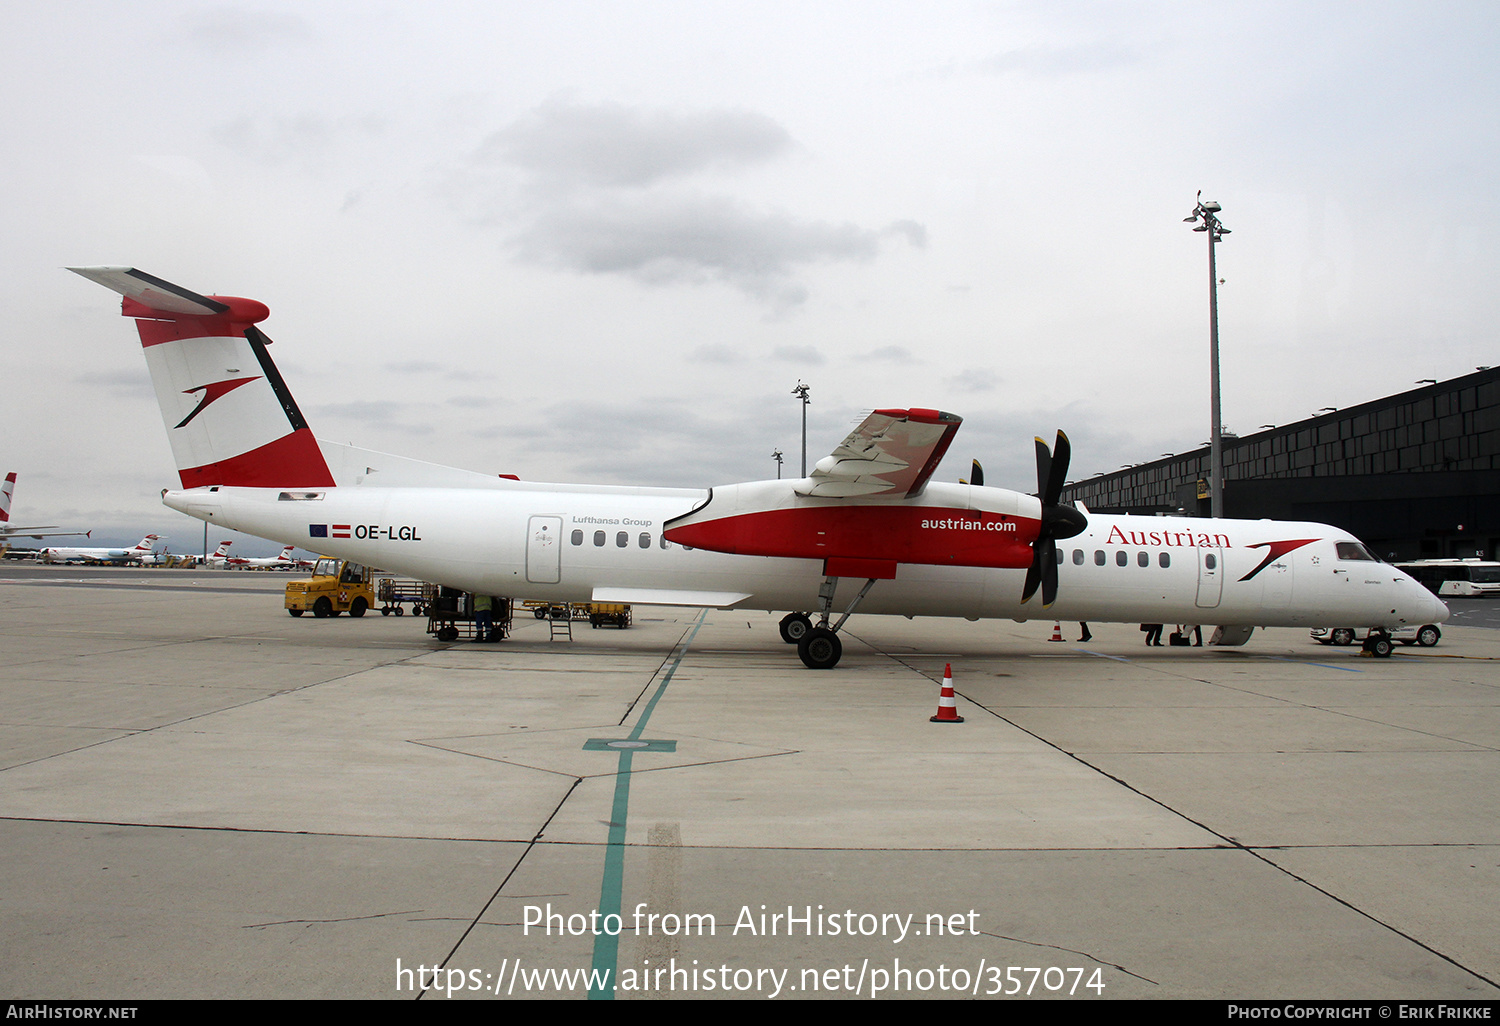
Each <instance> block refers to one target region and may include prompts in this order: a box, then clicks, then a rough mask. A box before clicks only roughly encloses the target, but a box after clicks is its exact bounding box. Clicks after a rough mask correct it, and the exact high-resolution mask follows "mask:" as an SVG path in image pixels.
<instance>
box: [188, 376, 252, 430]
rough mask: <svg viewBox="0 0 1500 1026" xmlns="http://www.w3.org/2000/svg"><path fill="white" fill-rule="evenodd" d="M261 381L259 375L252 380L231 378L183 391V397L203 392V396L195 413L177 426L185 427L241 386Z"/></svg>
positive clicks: (194, 410) (194, 408)
mask: <svg viewBox="0 0 1500 1026" xmlns="http://www.w3.org/2000/svg"><path fill="white" fill-rule="evenodd" d="M259 380H260V376H259V375H256V376H255V377H252V378H229V379H227V380H225V381H214V382H211V383H210V384H207V385H199V386H198V387H197V388H185V389H183V390H182V394H183V395H192V394H193V393H194V392H202V393H203V396H202V398H201V399H200V400H199V402H198V405H197V406H195V407H193V412H192V413H189V414H188V415H187V416H186V417H183V418H182V420H181V422H179V423H178V424H177V425H176V426H177V427H185V426H186V425H187V422H188V421H190V420H192V419H193V418H194V417H196V416H198V414H200V413H202V412H203V411H204V410H206V409H208V404H209V403H211V402H213V401H214V400H216V399H219V398H221V397H222V396H225V395H227V394H228V393H230V392H233V391H234V390H235V389H236V388H239V387H240V386H241V385H245V384H249V383H250V382H252V381H259Z"/></svg>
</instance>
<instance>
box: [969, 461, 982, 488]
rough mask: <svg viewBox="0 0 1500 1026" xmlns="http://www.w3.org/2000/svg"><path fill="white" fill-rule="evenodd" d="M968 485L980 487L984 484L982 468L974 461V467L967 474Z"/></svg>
mask: <svg viewBox="0 0 1500 1026" xmlns="http://www.w3.org/2000/svg"><path fill="white" fill-rule="evenodd" d="M969 484H971V485H980V486H983V484H984V468H983V467H981V466H980V465H979V461H978V460H975V461H974V467H973V469H972V470H971V471H970V473H969Z"/></svg>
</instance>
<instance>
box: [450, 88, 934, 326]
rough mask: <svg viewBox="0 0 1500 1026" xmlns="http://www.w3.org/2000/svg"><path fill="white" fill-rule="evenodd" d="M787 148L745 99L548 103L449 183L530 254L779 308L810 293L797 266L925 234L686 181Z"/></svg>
mask: <svg viewBox="0 0 1500 1026" xmlns="http://www.w3.org/2000/svg"><path fill="white" fill-rule="evenodd" d="M794 149H795V144H794V143H793V141H792V138H791V135H790V134H789V133H788V132H787V130H786V129H785V128H784V127H782V126H781V125H780V124H778V123H776V122H775V121H773V120H772V119H770V118H768V117H766V116H765V115H763V114H757V113H754V112H752V111H742V110H710V111H700V112H687V113H681V112H671V111H661V110H653V109H649V108H638V107H627V106H624V105H622V104H616V103H602V104H594V105H582V104H575V103H563V102H551V103H547V104H544V105H543V106H541V107H539V108H537V109H536V110H535V111H533V112H531V113H530V114H528V115H527V116H525V117H523V118H522V119H520V120H519V121H517V122H515V123H514V124H512V125H510V126H508V127H507V128H504V129H501V130H500V131H498V132H496V133H494V134H492V135H491V136H490V137H489V138H488V139H486V140H485V142H484V143H483V144H482V145H481V146H480V147H479V148H478V149H477V150H476V151H475V152H474V153H473V154H471V156H470V157H469V159H468V160H467V161H466V166H465V167H463V168H462V169H461V170H460V171H459V172H458V173H457V174H455V175H453V176H452V178H451V180H450V182H449V183H448V188H449V189H450V191H451V193H452V195H453V196H454V197H455V199H456V200H457V201H458V202H460V203H462V204H464V205H465V206H468V207H470V208H471V209H472V210H473V214H472V217H471V220H472V221H473V222H474V223H476V224H478V225H483V226H485V227H492V226H504V227H506V230H507V231H508V237H507V239H506V242H507V243H508V245H509V246H510V247H511V249H512V250H513V252H515V254H516V255H517V256H518V257H519V258H520V259H522V260H524V261H527V262H530V263H534V264H539V265H542V266H548V267H553V268H560V269H565V270H570V271H575V272H578V273H582V274H601V275H622V276H625V277H628V278H632V279H634V280H636V281H638V282H642V283H644V284H649V285H683V284H686V285H699V284H705V283H711V282H718V283H722V284H726V285H729V286H730V287H732V288H735V289H738V290H740V291H741V292H744V293H745V294H747V295H749V296H751V297H753V298H755V299H757V300H759V301H762V302H766V303H768V304H770V305H772V306H775V307H778V308H781V309H786V308H789V307H793V306H796V305H798V304H800V303H802V302H804V301H805V300H806V299H807V294H808V293H807V288H806V287H805V286H804V285H803V284H801V283H800V282H799V281H798V280H797V274H798V272H799V271H801V270H802V269H804V268H807V267H809V266H817V265H823V264H830V263H840V262H864V261H869V260H872V259H874V258H875V257H876V256H877V255H878V253H879V251H880V248H881V245H882V244H883V243H884V242H885V241H886V240H888V239H902V240H905V241H906V242H907V243H909V244H910V245H912V246H914V247H917V248H921V247H923V246H925V245H926V230H925V229H924V228H923V227H922V226H921V225H919V224H917V223H916V222H914V221H911V220H898V221H895V222H892V223H891V224H889V225H887V226H886V227H884V228H881V229H870V228H864V227H861V226H859V225H856V224H853V223H849V222H842V223H836V222H830V221H823V220H815V219H808V218H803V217H798V216H796V215H795V214H792V213H787V212H784V211H776V210H764V209H758V208H755V207H753V206H751V205H749V204H747V203H745V202H744V201H742V200H740V199H738V198H736V197H735V196H733V195H729V194H725V193H723V192H705V191H704V190H703V189H702V187H701V186H700V185H699V184H698V183H697V182H695V181H694V179H695V178H696V177H701V176H703V175H705V174H708V173H711V172H713V173H724V172H736V171H744V170H746V169H749V168H751V167H752V166H755V165H759V164H762V163H765V162H767V161H771V160H774V159H776V158H778V157H782V156H784V155H786V154H788V153H790V152H792V151H793V150H794ZM516 172H519V173H520V176H521V177H520V180H519V190H517V188H516V186H517V180H516V179H515V177H514V174H515V173H516ZM507 173H509V174H510V177H509V178H508V177H507Z"/></svg>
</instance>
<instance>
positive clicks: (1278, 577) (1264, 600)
mask: <svg viewBox="0 0 1500 1026" xmlns="http://www.w3.org/2000/svg"><path fill="white" fill-rule="evenodd" d="M1295 566H1296V564H1295V563H1294V562H1293V561H1292V554H1291V553H1290V552H1288V553H1286V554H1285V555H1283V556H1282V557H1281V558H1280V559H1277V560H1275V561H1273V562H1272V563H1271V565H1270V566H1268V567H1266V568H1265V569H1264V570H1262V571H1261V572H1260V576H1261V579H1262V580H1264V581H1265V584H1264V585H1262V591H1261V600H1260V602H1261V605H1263V606H1265V607H1266V608H1267V609H1285V608H1287V607H1288V606H1290V605H1291V604H1292V576H1293V567H1295Z"/></svg>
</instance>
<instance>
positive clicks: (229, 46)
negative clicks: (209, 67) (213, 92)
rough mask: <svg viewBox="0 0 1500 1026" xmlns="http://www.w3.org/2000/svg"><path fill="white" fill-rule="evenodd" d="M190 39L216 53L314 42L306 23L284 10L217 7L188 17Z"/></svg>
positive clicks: (256, 51)
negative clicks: (309, 40) (311, 40)
mask: <svg viewBox="0 0 1500 1026" xmlns="http://www.w3.org/2000/svg"><path fill="white" fill-rule="evenodd" d="M187 32H188V38H190V39H191V40H192V41H193V42H195V43H197V44H198V45H200V46H202V47H203V48H204V49H206V50H208V51H210V52H212V53H215V54H258V53H261V52H264V51H266V50H270V49H273V48H275V47H277V46H280V45H282V44H284V43H295V42H302V41H303V40H308V39H312V38H313V37H314V35H315V33H314V32H313V31H312V28H311V27H310V26H309V25H308V23H307V22H306V21H304V20H303V19H302V18H299V17H298V16H297V15H295V14H287V13H285V12H282V11H249V10H244V9H241V8H234V7H215V8H211V9H208V10H201V11H195V12H194V13H192V14H191V15H189V16H188V25H187Z"/></svg>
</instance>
